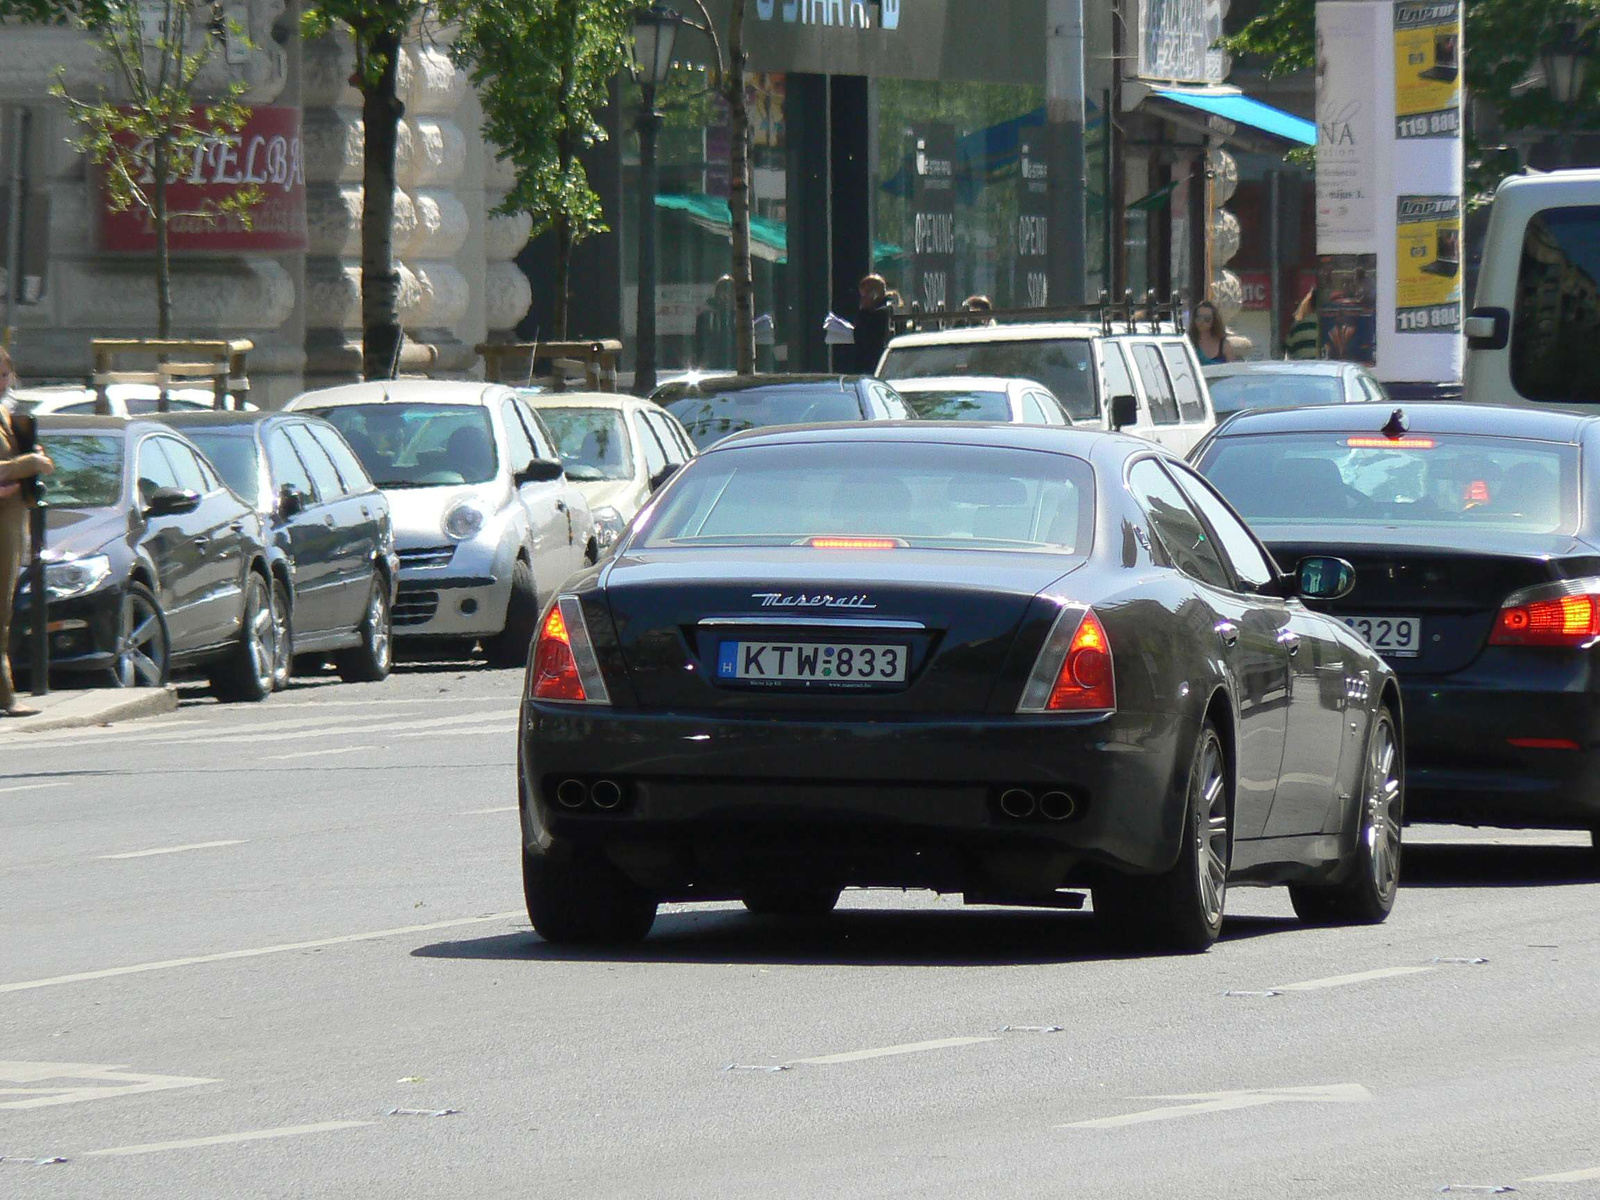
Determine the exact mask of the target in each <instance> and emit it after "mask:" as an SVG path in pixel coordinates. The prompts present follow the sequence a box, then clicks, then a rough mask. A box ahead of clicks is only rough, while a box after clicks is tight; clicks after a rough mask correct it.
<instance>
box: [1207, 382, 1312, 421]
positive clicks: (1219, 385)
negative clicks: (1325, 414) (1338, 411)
mask: <svg viewBox="0 0 1600 1200" xmlns="http://www.w3.org/2000/svg"><path fill="white" fill-rule="evenodd" d="M1206 382H1207V384H1209V385H1210V388H1211V406H1212V407H1213V408H1214V409H1216V412H1217V416H1219V417H1220V416H1224V415H1225V414H1227V413H1231V412H1238V411H1239V410H1240V409H1241V408H1307V407H1310V406H1311V405H1313V404H1343V403H1344V381H1343V380H1341V379H1340V378H1339V377H1338V376H1337V375H1311V374H1307V373H1305V372H1297V371H1279V372H1267V371H1262V372H1251V373H1250V374H1245V375H1223V376H1221V377H1220V378H1217V379H1208V380H1207V381H1206Z"/></svg>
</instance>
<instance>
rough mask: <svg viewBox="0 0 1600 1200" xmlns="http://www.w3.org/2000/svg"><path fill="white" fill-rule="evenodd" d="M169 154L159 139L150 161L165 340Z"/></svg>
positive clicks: (168, 327)
mask: <svg viewBox="0 0 1600 1200" xmlns="http://www.w3.org/2000/svg"><path fill="white" fill-rule="evenodd" d="M168 154H169V150H168V147H167V142H166V139H165V138H160V137H158V138H156V139H155V144H154V146H153V147H152V161H151V164H150V168H151V171H152V173H153V176H154V178H153V180H152V183H151V188H152V191H153V195H152V197H151V211H150V219H151V220H152V221H153V222H154V223H155V227H156V337H158V338H161V339H162V340H165V339H167V338H170V337H171V336H172V253H171V250H170V248H169V244H168V241H167V178H168V174H167V163H168ZM163 407H165V406H164V405H163Z"/></svg>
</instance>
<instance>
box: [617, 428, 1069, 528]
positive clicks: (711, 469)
mask: <svg viewBox="0 0 1600 1200" xmlns="http://www.w3.org/2000/svg"><path fill="white" fill-rule="evenodd" d="M1093 478H1094V477H1093V473H1092V472H1091V470H1090V468H1089V464H1088V463H1086V462H1084V461H1083V460H1082V459H1079V458H1072V457H1069V456H1066V455H1061V454H1051V453H1045V452H1041V451H1030V450H1007V449H999V448H994V447H988V446H967V445H940V444H932V445H929V444H919V443H907V442H880V441H870V442H855V443H844V442H813V443H809V444H799V445H794V444H790V445H778V446H751V447H732V448H730V449H728V450H725V451H721V452H718V453H715V454H710V455H707V456H706V457H704V458H699V459H696V460H695V461H693V462H691V463H690V464H689V465H688V466H687V467H685V468H684V470H683V473H682V475H681V476H680V478H679V479H678V481H677V482H676V483H674V484H673V486H672V490H671V491H670V492H668V493H667V495H666V497H665V499H664V501H663V503H662V505H661V507H660V508H659V509H658V510H657V512H656V514H655V515H654V517H653V518H652V519H651V520H650V522H649V524H648V525H647V526H646V527H645V528H644V529H643V530H641V533H640V537H639V541H638V542H637V543H635V546H636V547H645V548H655V547H665V546H697V545H711V546H791V545H804V544H806V543H808V542H809V541H810V540H811V539H813V538H829V537H835V538H837V537H845V538H850V537H860V538H868V539H884V540H886V541H887V542H889V543H890V544H891V545H892V546H903V547H914V548H919V549H939V550H957V549H959V550H972V549H979V550H1009V551H1032V552H1036V553H1049V554H1084V553H1087V550H1088V546H1089V540H1090V530H1091V528H1092V521H1093V515H1094V483H1093ZM883 548H885V549H887V548H889V547H887V546H886V547H883Z"/></svg>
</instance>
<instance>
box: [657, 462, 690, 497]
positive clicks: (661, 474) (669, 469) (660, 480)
mask: <svg viewBox="0 0 1600 1200" xmlns="http://www.w3.org/2000/svg"><path fill="white" fill-rule="evenodd" d="M682 465H683V464H682V463H668V464H667V465H666V466H664V467H662V468H661V470H659V471H657V472H656V473H655V474H654V475H652V476H650V490H651V491H652V492H653V491H655V490H656V489H657V488H659V487H661V485H662V484H664V483H666V482H667V480H669V479H671V478H672V477H673V476H674V475H676V474H677V473H678V468H679V467H681V466H682Z"/></svg>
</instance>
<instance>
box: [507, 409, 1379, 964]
mask: <svg viewBox="0 0 1600 1200" xmlns="http://www.w3.org/2000/svg"><path fill="white" fill-rule="evenodd" d="M1352 584H1353V572H1352V570H1351V568H1350V566H1349V564H1347V563H1345V562H1343V561H1341V560H1339V559H1335V558H1327V557H1317V558H1308V559H1306V560H1305V561H1303V562H1300V563H1299V564H1298V565H1297V566H1296V568H1295V569H1294V570H1293V571H1291V572H1289V573H1287V574H1286V573H1284V572H1282V571H1281V570H1280V569H1279V568H1278V566H1277V565H1276V564H1275V563H1274V562H1273V560H1272V559H1271V557H1270V556H1269V555H1268V554H1267V553H1266V551H1265V550H1263V549H1262V547H1261V544H1260V543H1259V542H1258V541H1257V540H1256V538H1255V536H1254V535H1253V534H1251V532H1250V531H1249V530H1248V529H1247V528H1246V526H1245V525H1244V524H1243V523H1242V522H1241V521H1240V520H1239V518H1238V517H1237V516H1236V515H1235V514H1234V512H1233V510H1232V509H1230V508H1229V507H1228V505H1227V504H1226V503H1225V502H1224V501H1222V500H1221V499H1220V498H1219V497H1218V495H1217V493H1216V492H1215V491H1213V490H1212V489H1211V487H1210V485H1209V484H1207V483H1206V482H1205V481H1204V480H1203V479H1202V478H1200V477H1199V476H1198V475H1196V474H1195V473H1194V472H1193V471H1192V470H1190V469H1189V468H1188V467H1187V466H1186V465H1185V464H1183V463H1182V462H1181V461H1179V460H1177V459H1176V458H1174V457H1173V456H1171V455H1170V454H1168V453H1166V452H1165V451H1162V450H1161V449H1159V448H1158V447H1153V446H1152V445H1151V444H1150V443H1148V442H1144V441H1139V440H1135V439H1133V438H1127V437H1122V436H1119V435H1114V434H1099V433H1090V432H1085V431H1074V430H1063V429H1050V428H1031V427H1025V426H1015V425H972V424H957V423H952V424H916V425H909V424H884V425H877V426H873V425H860V424H857V425H853V426H848V427H845V426H814V427H809V428H793V429H785V430H775V431H768V432H754V433H749V434H743V435H740V436H737V437H734V438H731V439H729V440H727V441H725V442H723V443H721V444H720V445H718V446H717V447H716V448H714V449H712V450H710V451H708V452H706V453H705V454H702V455H701V456H700V457H699V458H698V459H695V460H694V461H692V462H690V463H689V464H688V465H687V466H686V467H685V468H684V469H683V471H682V472H681V473H680V474H679V475H678V476H677V477H676V478H675V479H674V480H673V481H672V482H671V483H670V484H669V485H668V486H667V487H666V488H664V489H663V490H662V491H661V492H659V493H658V494H657V495H656V497H655V498H654V499H653V500H652V502H651V504H650V505H649V506H648V507H647V508H646V510H645V511H644V512H643V513H641V515H640V516H639V518H638V519H636V521H635V522H634V524H633V525H632V527H631V528H630V530H629V532H628V533H627V534H626V535H625V537H624V539H623V541H622V543H621V544H620V546H619V547H618V551H617V553H616V555H615V556H614V557H613V558H612V559H611V560H609V561H607V562H606V563H604V564H602V565H601V566H599V567H596V568H594V569H592V570H590V571H588V572H586V573H584V574H582V575H579V576H577V577H575V578H574V579H573V580H572V581H570V582H569V584H568V586H567V587H566V589H564V590H563V592H562V593H561V594H560V595H559V596H557V597H555V598H554V599H553V600H552V602H551V603H550V605H549V606H548V608H547V609H546V611H545V614H544V618H543V621H542V624H541V627H540V632H539V637H538V641H537V644H536V646H535V652H534V655H533V658H532V662H531V665H530V667H529V670H528V676H527V688H526V696H525V700H524V705H523V721H522V725H521V729H522V733H521V745H520V771H519V783H520V791H521V797H520V798H521V814H522V833H523V837H522V855H523V875H524V883H525V887H526V894H527V903H528V911H529V915H530V917H531V918H532V921H533V924H534V927H535V928H536V929H537V930H538V931H539V933H540V934H542V935H543V936H545V937H546V938H548V939H551V940H554V941H563V940H573V941H620V940H626V939H630V938H638V937H642V936H644V934H645V933H647V932H648V930H649V928H650V925H651V923H652V921H653V919H654V915H655V912H656V905H657V903H658V902H660V901H664V900H694V899H706V900H726V899H730V898H739V899H742V900H743V901H744V902H745V903H746V904H747V905H748V906H749V907H750V908H751V909H753V910H755V911H757V912H767V913H787V914H807V913H819V914H820V913H825V912H827V911H828V910H829V909H831V908H832V907H833V905H834V903H835V902H836V901H837V899H838V896H839V892H840V890H841V888H844V887H848V886H895V887H899V886H905V887H925V888H934V889H938V890H940V891H947V892H960V893H964V895H965V898H966V899H967V900H968V901H969V902H971V903H985V904H1018V905H1042V906H1050V907H1068V908H1070V907H1078V906H1079V905H1081V903H1082V899H1083V897H1082V894H1081V892H1080V891H1075V890H1074V889H1083V890H1088V891H1092V893H1093V898H1094V907H1095V911H1096V914H1097V915H1098V916H1099V917H1101V918H1103V919H1104V920H1106V921H1107V922H1108V923H1109V924H1110V925H1111V926H1112V927H1114V928H1116V929H1118V930H1119V931H1121V930H1125V931H1127V932H1128V933H1129V934H1131V935H1143V936H1145V937H1148V938H1150V939H1151V940H1153V941H1155V942H1157V943H1158V944H1161V945H1164V946H1166V947H1169V948H1175V949H1180V950H1203V949H1205V948H1206V947H1207V946H1209V945H1210V944H1211V943H1212V942H1213V941H1214V940H1215V939H1216V937H1217V935H1218V932H1219V930H1220V928H1221V923H1222V913H1223V906H1224V899H1225V895H1226V889H1227V887H1228V885H1229V884H1230V883H1234V884H1258V885H1259V884H1287V885H1288V886H1289V887H1290V890H1291V895H1292V897H1293V900H1294V905H1295V908H1296V911H1297V912H1298V913H1299V914H1300V915H1301V916H1302V917H1303V918H1305V919H1307V920H1312V921H1326V922H1376V921H1381V920H1383V918H1384V917H1385V916H1386V915H1387V914H1388V912H1389V909H1390V906H1391V905H1392V904H1393V902H1394V893H1395V887H1396V884H1397V881H1398V876H1399V866H1400V826H1401V819H1402V811H1401V810H1402V798H1403V778H1402V766H1401V756H1400V753H1399V751H1400V747H1401V738H1402V728H1401V711H1400V699H1399V692H1398V689H1397V687H1396V683H1395V677H1394V674H1393V672H1392V671H1391V670H1390V669H1389V668H1388V667H1387V666H1386V665H1385V663H1384V661H1383V659H1382V658H1380V657H1379V656H1378V655H1377V654H1376V653H1375V652H1374V651H1373V650H1372V649H1371V648H1370V647H1369V646H1368V645H1367V644H1366V643H1365V642H1363V641H1362V640H1361V639H1360V638H1359V637H1358V636H1357V635H1356V634H1354V633H1352V632H1351V631H1350V630H1348V629H1347V628H1345V627H1344V625H1343V624H1342V623H1340V622H1339V621H1338V620H1336V619H1334V618H1332V617H1328V616H1324V615H1322V614H1320V613H1317V612H1313V611H1311V610H1310V609H1308V608H1307V607H1305V606H1304V605H1303V604H1302V603H1301V599H1300V597H1302V596H1306V597H1322V598H1333V597H1337V596H1339V595H1342V594H1343V593H1345V592H1346V591H1348V590H1349V588H1350V587H1351V586H1352Z"/></svg>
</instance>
